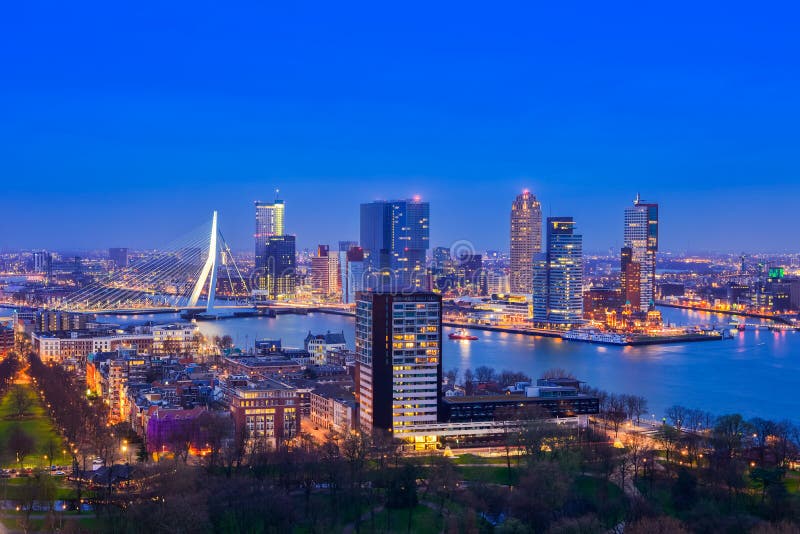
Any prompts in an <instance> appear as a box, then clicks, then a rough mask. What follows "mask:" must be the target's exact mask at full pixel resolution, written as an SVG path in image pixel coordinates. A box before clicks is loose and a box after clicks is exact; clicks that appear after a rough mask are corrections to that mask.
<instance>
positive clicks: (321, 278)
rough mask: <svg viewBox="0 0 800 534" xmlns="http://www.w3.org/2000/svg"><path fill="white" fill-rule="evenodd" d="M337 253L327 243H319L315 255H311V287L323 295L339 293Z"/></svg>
mask: <svg viewBox="0 0 800 534" xmlns="http://www.w3.org/2000/svg"><path fill="white" fill-rule="evenodd" d="M339 281H340V275H339V255H338V254H333V253H331V251H330V248H329V247H328V245H319V246H318V247H317V255H316V256H312V257H311V289H312V291H314V292H315V293H318V294H321V295H323V296H326V297H327V296H331V295H334V294H338V293H339Z"/></svg>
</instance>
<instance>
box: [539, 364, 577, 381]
mask: <svg viewBox="0 0 800 534" xmlns="http://www.w3.org/2000/svg"><path fill="white" fill-rule="evenodd" d="M553 378H571V379H575V375H574V374H572V373H571V372H569V371H567V370H566V369H562V368H560V367H553V368H551V369H548V370H547V371H545V372H544V373H542V379H544V380H549V379H553Z"/></svg>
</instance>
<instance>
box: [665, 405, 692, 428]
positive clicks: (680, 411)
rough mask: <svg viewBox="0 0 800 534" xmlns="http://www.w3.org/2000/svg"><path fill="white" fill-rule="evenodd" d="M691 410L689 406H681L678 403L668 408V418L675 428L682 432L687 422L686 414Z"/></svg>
mask: <svg viewBox="0 0 800 534" xmlns="http://www.w3.org/2000/svg"><path fill="white" fill-rule="evenodd" d="M688 412H689V410H688V408H684V407H683V406H679V405H677V404H675V405H673V406H670V407H669V408H667V412H666V413H667V419H668V420H669V422H670V423H672V426H674V427H675V429H676V430H677V431H678V432H680V431H681V429H682V428H683V426H684V425H685V424H686V415H687V413H688Z"/></svg>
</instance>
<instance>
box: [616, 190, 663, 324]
mask: <svg viewBox="0 0 800 534" xmlns="http://www.w3.org/2000/svg"><path fill="white" fill-rule="evenodd" d="M624 245H625V247H626V248H629V249H630V252H629V254H630V263H635V264H638V270H639V273H638V289H639V291H638V293H639V294H638V297H639V300H638V302H631V306H632V307H634V308H635V309H636V310H638V311H642V312H646V311H647V310H648V309H650V306H651V305H652V304H653V303H654V302H655V289H656V252H657V251H658V204H655V203H650V202H644V201H643V200H642V199H641V198H640V197H639V195H636V200H634V202H633V206H630V207H627V208H625V231H624ZM634 268H635V267H634ZM636 282H637V281H636V280H635V278H634V277H633V276H629V280H628V281H627V282H626V283H628V284H630V285H631V286H633V285H637V284H636ZM634 293H635V292H634Z"/></svg>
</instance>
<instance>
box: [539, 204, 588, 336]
mask: <svg viewBox="0 0 800 534" xmlns="http://www.w3.org/2000/svg"><path fill="white" fill-rule="evenodd" d="M533 282H534V291H533V320H534V322H536V323H541V324H546V325H548V326H557V327H569V326H572V325H578V324H581V323H582V322H583V238H582V236H581V235H580V234H577V233H576V232H575V222H574V221H573V219H572V217H548V218H547V251H546V252H545V253H543V254H537V255H536V256H535V258H534V280H533Z"/></svg>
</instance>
